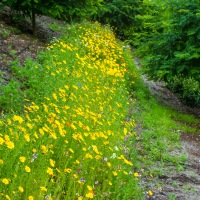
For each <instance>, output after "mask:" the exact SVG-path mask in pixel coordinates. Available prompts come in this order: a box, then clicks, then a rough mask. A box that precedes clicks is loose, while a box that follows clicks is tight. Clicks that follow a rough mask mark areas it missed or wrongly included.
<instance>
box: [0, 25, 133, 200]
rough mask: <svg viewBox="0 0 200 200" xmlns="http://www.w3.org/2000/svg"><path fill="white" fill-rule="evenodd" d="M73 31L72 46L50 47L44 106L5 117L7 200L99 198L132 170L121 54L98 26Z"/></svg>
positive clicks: (0, 159) (2, 162)
mask: <svg viewBox="0 0 200 200" xmlns="http://www.w3.org/2000/svg"><path fill="white" fill-rule="evenodd" d="M73 33H74V35H76V37H75V40H74V41H72V40H71V38H69V39H65V38H64V39H63V40H62V41H60V40H58V41H56V42H55V43H54V44H52V45H51V46H49V47H48V50H47V52H46V54H47V56H49V57H48V59H46V61H45V62H44V63H43V64H42V65H43V71H44V85H45V86H44V88H47V90H46V91H44V97H40V99H43V101H42V102H37V103H36V102H29V103H27V105H26V106H25V108H24V114H23V115H21V116H19V115H16V114H15V115H14V116H12V117H9V118H8V119H5V120H2V123H1V127H3V128H2V130H4V131H5V134H4V133H2V130H1V134H0V150H1V151H0V170H2V171H3V172H4V176H5V177H1V183H0V188H2V189H3V191H4V194H3V196H4V197H6V195H7V196H8V197H9V198H11V199H29V200H33V199H37V200H40V199H44V198H45V199H75V198H76V199H92V198H95V197H96V196H97V199H99V198H101V195H103V194H104V193H105V194H106V195H108V196H109V195H110V194H112V193H111V192H110V191H112V187H114V186H115V184H114V182H116V181H117V180H119V182H120V181H123V182H124V178H123V177H127V175H128V174H129V173H128V172H129V171H131V170H133V168H132V166H133V164H132V162H131V161H129V160H128V159H127V158H126V155H125V154H124V147H123V148H122V146H121V145H122V144H123V143H124V137H125V136H126V135H128V134H130V130H131V128H132V126H134V121H130V122H125V121H124V119H125V117H126V115H127V111H128V107H129V104H128V98H129V92H128V90H127V89H126V81H125V77H124V74H125V73H126V70H127V69H126V65H127V64H126V62H125V61H124V57H123V49H122V48H121V46H120V45H119V44H118V43H117V42H116V38H115V36H114V34H112V32H111V31H110V30H109V29H108V28H102V27H101V26H100V25H98V24H93V25H91V24H89V25H87V26H85V27H84V26H83V27H82V26H76V27H75V29H74V32H73ZM75 33H76V34H75ZM66 38H68V37H66ZM34 70H39V67H35V65H34ZM39 95H40V94H38V96H39ZM8 122H9V123H8ZM2 152H4V153H3V154H2ZM130 178H132V181H134V176H133V175H132V176H130ZM11 182H12V187H9V185H11V184H10V183H11ZM90 185H92V186H90ZM119 185H120V184H119ZM119 185H116V188H118V187H119ZM113 191H115V190H113ZM98 197H99V198H98Z"/></svg>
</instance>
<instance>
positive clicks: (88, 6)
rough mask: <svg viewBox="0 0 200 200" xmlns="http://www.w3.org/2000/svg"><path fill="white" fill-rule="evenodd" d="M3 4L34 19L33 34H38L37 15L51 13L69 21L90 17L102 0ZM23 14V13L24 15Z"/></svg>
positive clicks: (12, 0)
mask: <svg viewBox="0 0 200 200" xmlns="http://www.w3.org/2000/svg"><path fill="white" fill-rule="evenodd" d="M0 2H1V3H2V5H6V6H9V7H10V8H11V9H12V10H14V11H15V12H16V15H15V18H16V17H17V16H19V17H20V19H24V18H25V17H26V16H29V17H30V18H31V19H32V28H33V34H34V35H36V15H40V14H44V15H50V16H52V17H54V18H59V19H64V20H66V21H68V22H72V21H77V20H79V21H80V20H81V19H85V18H90V16H91V15H92V14H96V12H97V8H98V6H99V5H100V3H101V2H102V0H81V1H80V0H67V1H61V0H49V1H45V0H2V1H0ZM22 14H23V15H22Z"/></svg>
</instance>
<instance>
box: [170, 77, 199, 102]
mask: <svg viewBox="0 0 200 200" xmlns="http://www.w3.org/2000/svg"><path fill="white" fill-rule="evenodd" d="M167 86H168V87H169V88H170V89H171V90H172V91H173V92H175V93H176V94H178V96H179V97H180V98H181V99H182V100H183V101H185V103H187V104H190V105H191V106H195V105H199V103H200V84H199V81H197V80H195V79H194V78H193V77H188V78H185V77H184V76H183V75H177V76H175V77H173V79H172V80H171V81H170V82H169V83H168V85H167Z"/></svg>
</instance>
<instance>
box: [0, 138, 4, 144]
mask: <svg viewBox="0 0 200 200" xmlns="http://www.w3.org/2000/svg"><path fill="white" fill-rule="evenodd" d="M3 143H4V139H3V138H2V137H0V145H2V144H3Z"/></svg>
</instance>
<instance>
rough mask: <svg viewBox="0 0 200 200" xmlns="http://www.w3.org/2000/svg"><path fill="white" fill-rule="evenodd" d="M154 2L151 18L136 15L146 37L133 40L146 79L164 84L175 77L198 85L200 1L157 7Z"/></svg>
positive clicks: (199, 71)
mask: <svg viewBox="0 0 200 200" xmlns="http://www.w3.org/2000/svg"><path fill="white" fill-rule="evenodd" d="M155 3H156V1H154V4H152V5H155V9H154V11H155V14H154V15H152V12H150V16H147V15H145V16H144V17H142V16H139V17H140V19H142V21H143V26H144V28H145V29H146V31H147V32H146V35H145V37H146V38H145V37H144V38H142V39H140V40H137V38H136V44H140V46H139V55H140V56H141V57H143V58H144V63H143V65H144V72H145V73H146V74H147V75H148V76H149V78H152V79H155V80H163V81H165V82H166V83H168V82H171V81H172V80H173V78H174V77H175V76H176V75H178V74H182V76H183V77H184V78H186V79H189V77H192V78H193V79H194V80H196V81H198V82H199V81H200V69H199V63H200V46H199V44H200V42H199V41H200V27H199V24H200V3H199V1H196V0H193V1H189V2H188V1H185V0H173V1H170V2H165V3H164V4H161V5H165V6H160V7H159V5H160V4H159V3H158V4H157V6H156V4H155ZM158 11H160V12H158ZM152 19H153V20H152ZM150 21H151V22H150ZM145 29H144V30H145ZM149 31H150V32H149ZM140 36H142V34H141V35H140ZM143 36H144V34H143ZM182 96H185V95H182ZM187 102H188V101H187Z"/></svg>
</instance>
